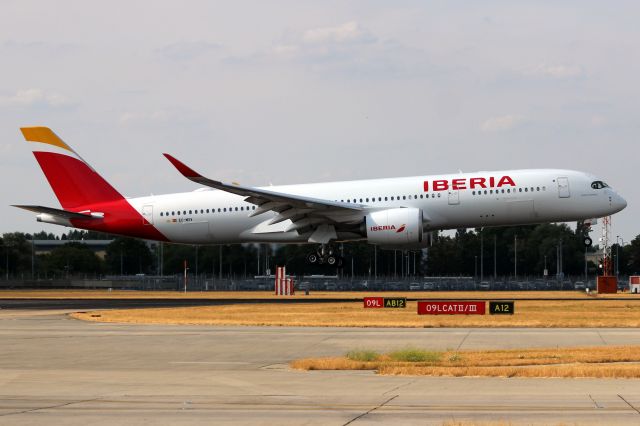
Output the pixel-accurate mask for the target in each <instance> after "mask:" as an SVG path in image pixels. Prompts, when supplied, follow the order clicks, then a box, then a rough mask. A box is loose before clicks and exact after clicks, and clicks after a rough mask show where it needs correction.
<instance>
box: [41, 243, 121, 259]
mask: <svg viewBox="0 0 640 426" xmlns="http://www.w3.org/2000/svg"><path fill="white" fill-rule="evenodd" d="M112 241H113V240H33V251H34V253H35V254H36V255H38V254H49V253H51V252H52V251H53V250H55V249H57V248H58V247H62V246H64V245H66V244H71V243H78V244H84V245H86V246H87V247H89V248H90V249H91V251H92V252H94V253H95V254H96V256H98V257H99V258H100V259H104V257H105V256H106V254H107V246H108V245H109V244H111V242H112Z"/></svg>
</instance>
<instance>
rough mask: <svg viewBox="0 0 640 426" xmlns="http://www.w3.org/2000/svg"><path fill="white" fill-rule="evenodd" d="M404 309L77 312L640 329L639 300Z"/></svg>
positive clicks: (237, 320)
mask: <svg viewBox="0 0 640 426" xmlns="http://www.w3.org/2000/svg"><path fill="white" fill-rule="evenodd" d="M416 310H417V307H416V302H409V303H408V307H407V308H406V309H364V308H363V307H362V302H360V301H358V302H343V303H331V302H327V303H294V304H271V303H259V304H237V305H224V306H203V307H188V308H158V309H126V310H108V311H100V312H88V313H76V314H72V315H73V316H74V317H75V318H79V319H83V320H88V321H101V322H117V323H143V324H194V325H247V326H249V325H254V326H255V325H257V326H300V327H302V326H314V327H640V301H637V300H628V301H627V300H622V301H619V300H598V301H592V300H584V301H580V300H577V301H561V300H558V301H534V300H518V301H516V305H515V312H516V313H515V315H505V316H502V315H469V316H463V315H437V316H432V315H417V314H416Z"/></svg>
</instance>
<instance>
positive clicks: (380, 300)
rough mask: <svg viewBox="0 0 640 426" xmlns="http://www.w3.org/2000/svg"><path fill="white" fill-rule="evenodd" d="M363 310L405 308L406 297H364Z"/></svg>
mask: <svg viewBox="0 0 640 426" xmlns="http://www.w3.org/2000/svg"><path fill="white" fill-rule="evenodd" d="M364 307H365V308H406V307H407V298H406V297H365V298H364Z"/></svg>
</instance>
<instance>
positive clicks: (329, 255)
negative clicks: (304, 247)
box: [307, 244, 344, 268]
mask: <svg viewBox="0 0 640 426" xmlns="http://www.w3.org/2000/svg"><path fill="white" fill-rule="evenodd" d="M307 262H309V263H310V264H312V265H327V266H335V267H337V268H341V267H342V264H343V263H344V260H343V259H342V257H340V256H338V255H337V254H335V253H334V251H333V249H332V248H331V247H328V246H327V245H325V244H323V245H322V246H320V248H319V249H318V250H317V251H314V252H311V253H309V254H308V255H307Z"/></svg>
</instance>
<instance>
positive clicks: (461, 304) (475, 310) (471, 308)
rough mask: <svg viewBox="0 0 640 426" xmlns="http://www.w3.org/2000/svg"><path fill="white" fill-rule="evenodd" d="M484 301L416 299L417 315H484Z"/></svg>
mask: <svg viewBox="0 0 640 426" xmlns="http://www.w3.org/2000/svg"><path fill="white" fill-rule="evenodd" d="M485 306H486V303H485V302H480V301H468V300H448V301H440V300H438V301H430V300H420V301H418V315H484V314H485Z"/></svg>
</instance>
